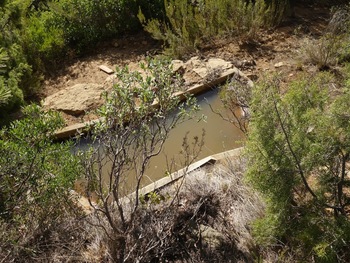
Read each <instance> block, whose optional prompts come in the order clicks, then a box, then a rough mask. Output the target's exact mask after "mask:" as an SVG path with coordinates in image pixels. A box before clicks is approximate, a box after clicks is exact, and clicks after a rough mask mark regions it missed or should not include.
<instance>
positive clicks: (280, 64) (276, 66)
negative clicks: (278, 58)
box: [274, 62, 285, 68]
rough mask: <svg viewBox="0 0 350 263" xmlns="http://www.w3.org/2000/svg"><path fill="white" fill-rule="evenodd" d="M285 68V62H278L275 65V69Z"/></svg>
mask: <svg viewBox="0 0 350 263" xmlns="http://www.w3.org/2000/svg"><path fill="white" fill-rule="evenodd" d="M283 66H285V64H284V63H283V62H278V63H276V64H275V65H274V67H275V68H280V67H283Z"/></svg>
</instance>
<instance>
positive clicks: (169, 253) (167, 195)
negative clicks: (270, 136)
mask: <svg viewBox="0 0 350 263" xmlns="http://www.w3.org/2000/svg"><path fill="white" fill-rule="evenodd" d="M244 170H245V161H244V159H237V160H236V161H233V160H225V162H224V163H221V164H217V165H215V166H209V167H207V168H201V169H199V170H196V171H194V172H191V173H190V174H188V175H186V176H185V177H184V179H183V180H184V181H183V182H182V183H181V182H180V184H177V186H178V185H181V188H177V187H167V188H165V189H163V190H161V191H160V192H154V193H152V196H153V197H155V196H156V195H157V196H159V198H149V199H147V200H146V199H145V200H143V202H142V205H141V206H140V207H139V208H138V210H137V212H136V213H135V214H134V215H133V217H134V218H133V219H132V223H130V225H129V226H128V229H127V230H126V231H125V237H126V238H125V242H126V244H125V246H126V249H125V254H124V258H123V262H251V261H253V258H254V257H253V255H252V251H253V250H254V249H255V245H254V241H253V239H252V236H251V234H250V224H251V222H252V220H254V218H257V217H259V216H260V215H261V213H262V212H263V209H264V206H263V204H262V203H261V201H260V199H259V197H258V196H257V195H256V194H255V193H254V192H252V191H251V189H250V188H249V187H248V186H246V185H245V184H244V183H243V173H244ZM181 180H182V179H181ZM154 200H162V201H161V202H158V201H157V202H156V201H154ZM91 216H92V217H91V218H90V220H91V224H90V226H89V228H91V231H90V230H88V232H89V233H91V236H92V239H91V240H92V241H91V242H90V243H89V245H88V246H87V251H86V252H85V253H84V255H85V261H86V262H94V261H95V262H96V260H97V261H108V260H112V261H113V260H115V258H113V253H112V252H111V249H113V248H114V249H118V246H116V245H118V237H116V236H114V237H113V236H111V234H112V233H113V232H112V231H111V229H109V227H110V226H108V222H107V221H106V220H101V218H94V216H93V215H91ZM115 216H116V217H117V216H118V214H117V213H116V215H115ZM130 222H131V221H130ZM113 242H114V244H113Z"/></svg>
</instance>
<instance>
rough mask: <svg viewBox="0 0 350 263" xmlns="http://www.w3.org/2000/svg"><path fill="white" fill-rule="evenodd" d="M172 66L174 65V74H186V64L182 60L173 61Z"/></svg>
mask: <svg viewBox="0 0 350 263" xmlns="http://www.w3.org/2000/svg"><path fill="white" fill-rule="evenodd" d="M171 65H172V70H173V72H174V73H180V74H183V73H184V70H185V69H184V65H185V64H184V62H183V61H182V60H178V59H176V60H173V61H171Z"/></svg>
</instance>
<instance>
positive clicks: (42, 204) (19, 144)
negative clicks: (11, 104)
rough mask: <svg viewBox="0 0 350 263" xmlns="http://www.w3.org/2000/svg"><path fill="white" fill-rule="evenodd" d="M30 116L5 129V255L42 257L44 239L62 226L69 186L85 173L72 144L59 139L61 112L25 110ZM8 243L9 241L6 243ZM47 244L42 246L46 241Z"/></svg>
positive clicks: (0, 210)
mask: <svg viewBox="0 0 350 263" xmlns="http://www.w3.org/2000/svg"><path fill="white" fill-rule="evenodd" d="M23 113H24V114H25V117H24V118H23V119H22V120H18V121H15V122H13V123H11V125H10V126H9V127H8V128H3V129H2V130H1V131H0V222H1V225H2V226H4V227H6V228H7V231H6V232H3V233H2V234H1V235H0V242H1V244H4V246H1V249H0V255H2V256H5V254H7V252H6V251H10V252H9V255H10V256H9V257H10V258H17V257H18V258H22V260H25V258H27V257H29V258H31V257H35V256H38V255H36V253H40V252H39V251H40V250H42V249H43V250H45V248H44V247H40V249H39V247H38V248H35V247H36V246H43V245H45V243H43V244H41V241H40V240H41V239H42V238H43V236H45V235H46V234H45V233H50V231H51V229H53V228H55V227H57V226H55V224H59V222H60V217H61V215H63V214H65V211H66V210H67V208H69V206H68V204H69V203H70V193H69V189H71V188H72V186H73V182H74V181H75V179H76V177H77V176H78V175H79V168H80V166H79V165H78V162H77V159H76V158H75V157H74V156H73V155H72V154H71V152H70V147H71V144H70V143H61V144H59V143H53V142H52V136H53V133H54V132H55V131H56V129H58V128H60V127H62V119H61V118H59V116H58V115H57V114H56V113H52V112H42V111H41V110H40V108H39V107H38V106H34V105H33V106H28V107H26V108H24V109H23ZM5 244H6V245H5ZM40 244H41V245H40Z"/></svg>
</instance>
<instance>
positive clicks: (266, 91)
mask: <svg viewBox="0 0 350 263" xmlns="http://www.w3.org/2000/svg"><path fill="white" fill-rule="evenodd" d="M346 83H347V82H346V81H345V82H344V83H340V84H339V85H340V86H338V87H336V88H335V86H334V78H333V76H332V75H331V74H326V73H322V74H321V73H319V74H317V75H316V76H313V77H310V76H308V77H306V76H304V77H302V78H301V79H299V80H298V81H296V82H293V83H292V84H291V85H290V86H289V87H288V88H287V90H284V89H283V88H281V86H280V85H279V80H278V78H273V79H272V80H265V81H263V82H262V83H260V85H257V87H256V88H255V89H254V90H253V96H252V100H251V105H250V110H251V120H250V124H249V129H248V130H249V133H248V143H247V149H248V150H247V153H248V156H249V158H250V162H249V169H248V173H247V179H248V181H249V183H251V184H252V185H253V186H254V187H256V189H258V190H259V191H260V192H261V193H262V195H263V196H264V198H265V200H266V202H267V211H266V216H265V217H264V218H262V219H261V220H259V221H258V222H257V223H256V225H255V234H256V237H257V240H258V241H259V242H261V243H262V244H265V245H266V244H274V245H275V244H279V245H281V244H286V245H287V247H289V248H291V250H294V251H299V252H297V254H299V255H304V256H310V255H312V256H313V257H315V258H317V259H318V260H320V261H325V262H327V260H329V261H328V262H334V260H335V259H336V258H337V257H338V258H339V257H340V258H345V259H346V260H349V256H350V255H349V254H348V252H347V250H346V249H345V247H347V246H349V244H350V239H349V232H348V229H349V209H348V207H349V204H350V203H349V200H350V196H349V185H350V184H349V183H350V181H349V177H348V175H347V169H348V168H347V167H348V163H349V161H350V146H349V139H350V138H349V136H350V126H349V123H350V122H349V121H350V119H349V114H348V112H349V110H348V109H349V107H350V105H349V101H350V100H349V99H350V93H349V90H348V89H347V87H346ZM346 260H345V261H346Z"/></svg>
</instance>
